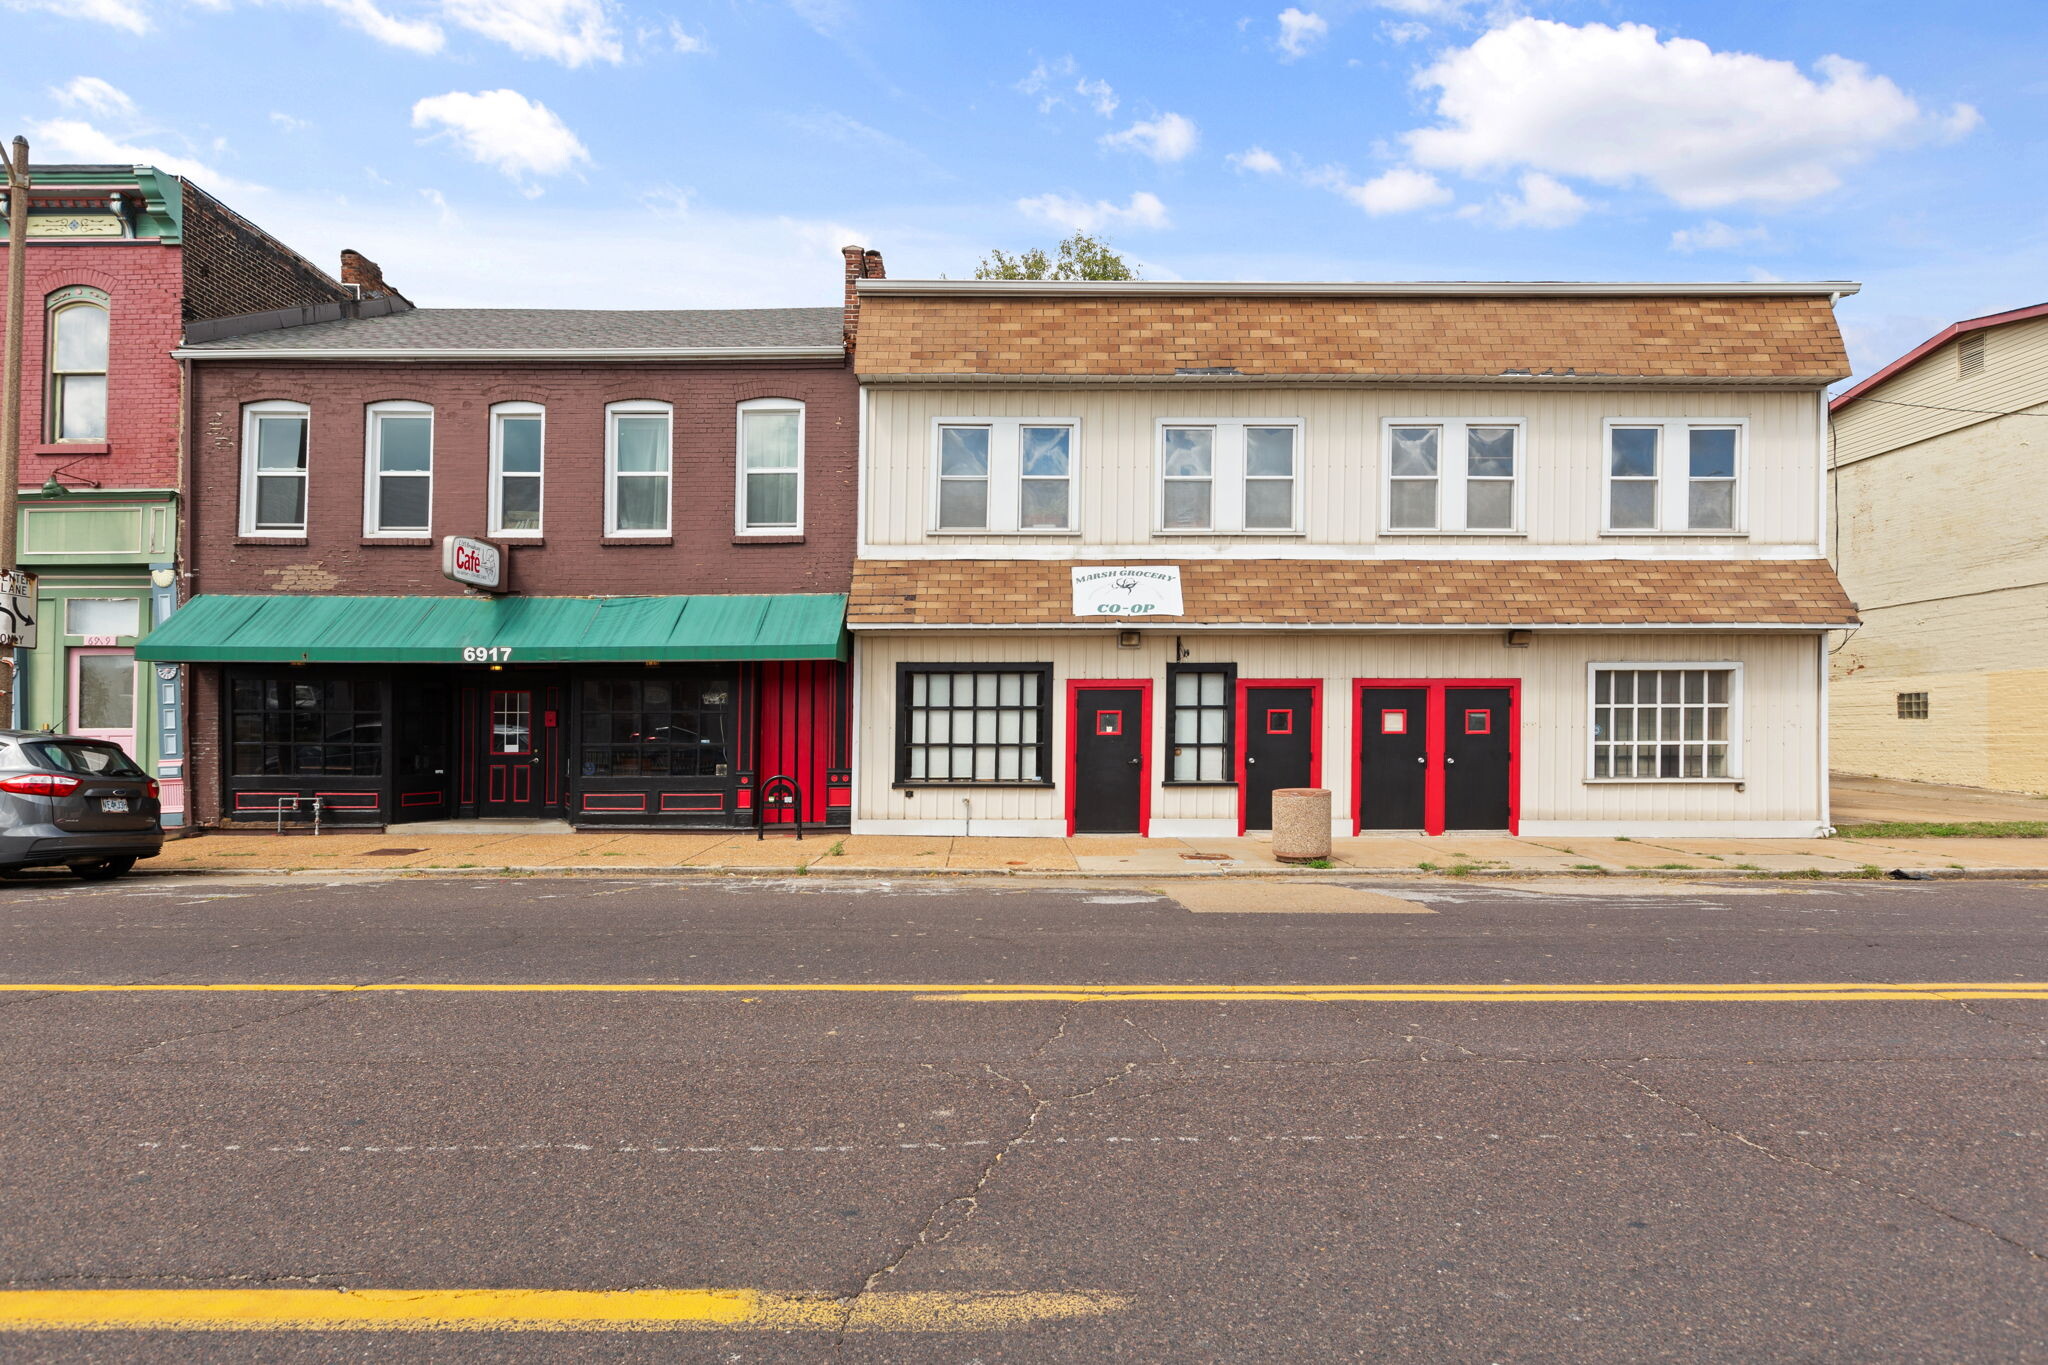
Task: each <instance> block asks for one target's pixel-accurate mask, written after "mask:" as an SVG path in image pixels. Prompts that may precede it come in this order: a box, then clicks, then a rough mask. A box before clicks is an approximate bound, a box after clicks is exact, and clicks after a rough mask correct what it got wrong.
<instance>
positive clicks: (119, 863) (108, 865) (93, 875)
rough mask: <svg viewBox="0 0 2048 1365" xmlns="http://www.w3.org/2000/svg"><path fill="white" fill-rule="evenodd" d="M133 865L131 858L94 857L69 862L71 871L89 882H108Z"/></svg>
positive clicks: (133, 861)
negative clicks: (84, 860)
mask: <svg viewBox="0 0 2048 1365" xmlns="http://www.w3.org/2000/svg"><path fill="white" fill-rule="evenodd" d="M134 866H135V860H134V859H133V858H95V859H93V860H92V861H91V862H89V863H73V864H71V871H72V872H73V873H74V874H75V875H77V876H79V877H81V878H83V879H84V880H86V881H89V882H110V881H112V880H113V879H114V878H116V877H118V876H120V875H121V874H122V873H123V872H126V871H127V870H128V869H129V868H131V867H134Z"/></svg>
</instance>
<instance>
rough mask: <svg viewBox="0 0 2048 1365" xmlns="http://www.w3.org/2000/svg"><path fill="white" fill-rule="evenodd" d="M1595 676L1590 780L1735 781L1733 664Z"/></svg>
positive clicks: (1627, 667) (1602, 668) (1606, 669)
mask: <svg viewBox="0 0 2048 1365" xmlns="http://www.w3.org/2000/svg"><path fill="white" fill-rule="evenodd" d="M1592 674H1593V725H1592V736H1593V760H1592V769H1591V771H1592V775H1593V777H1594V779H1595V780H1599V779H1602V778H1607V779H1629V780H1633V781H1638V782H1640V781H1644V780H1649V781H1658V782H1669V781H1679V782H1682V781H1685V780H1687V779H1696V780H1701V781H1714V780H1722V781H1726V780H1729V779H1732V778H1734V777H1735V776H1736V775H1737V774H1736V766H1737V764H1736V753H1737V745H1738V744H1739V742H1740V736H1739V734H1738V732H1737V725H1738V720H1739V715H1740V711H1739V706H1740V701H1739V696H1738V693H1739V691H1740V683H1741V674H1740V670H1739V668H1738V666H1737V665H1734V664H1714V665H1709V666H1706V667H1700V666H1698V665H1662V666H1660V665H1653V664H1596V665H1594V666H1593V670H1592Z"/></svg>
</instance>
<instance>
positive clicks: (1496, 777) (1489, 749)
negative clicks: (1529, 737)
mask: <svg viewBox="0 0 2048 1365" xmlns="http://www.w3.org/2000/svg"><path fill="white" fill-rule="evenodd" d="M1513 701H1514V694H1513V693H1511V692H1510V691H1509V690H1508V689H1507V688H1505V687H1447V688H1445V689H1444V719H1445V725H1444V822H1443V827H1444V828H1445V829H1507V828H1508V827H1509V825H1510V824H1511V823H1512V820H1513V814H1512V804H1513V801H1512V797H1511V795H1510V791H1511V786H1510V784H1511V782H1512V780H1513V776H1514V773H1513V766H1514V765H1513V762H1512V759H1511V753H1512V749H1511V744H1512V736H1511V735H1510V733H1509V722H1510V720H1511V719H1512V717H1513V714H1514V707H1513Z"/></svg>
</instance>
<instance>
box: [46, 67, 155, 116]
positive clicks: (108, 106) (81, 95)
mask: <svg viewBox="0 0 2048 1365" xmlns="http://www.w3.org/2000/svg"><path fill="white" fill-rule="evenodd" d="M50 94H51V95H53V96H55V97H56V100H57V102H58V103H59V104H64V105H69V106H70V107H71V108H74V109H83V110H85V111H86V112H88V113H92V114H100V115H103V116H106V117H112V118H133V117H134V116H135V101H134V100H132V99H129V98H128V96H127V94H126V93H125V92H123V91H121V90H118V89H116V88H115V87H113V86H112V85H109V84H108V83H107V82H105V81H103V80H101V79H100V78H99V77H98V76H73V77H72V78H71V79H70V80H69V81H67V82H66V83H65V84H63V85H56V86H52V87H50Z"/></svg>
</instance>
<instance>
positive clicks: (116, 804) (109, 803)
mask: <svg viewBox="0 0 2048 1365" xmlns="http://www.w3.org/2000/svg"><path fill="white" fill-rule="evenodd" d="M100 809H101V810H103V811H105V812H106V813H107V814H109V815H118V814H121V813H123V812H125V811H126V810H127V809H128V798H127V797H125V796H103V797H101V798H100Z"/></svg>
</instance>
